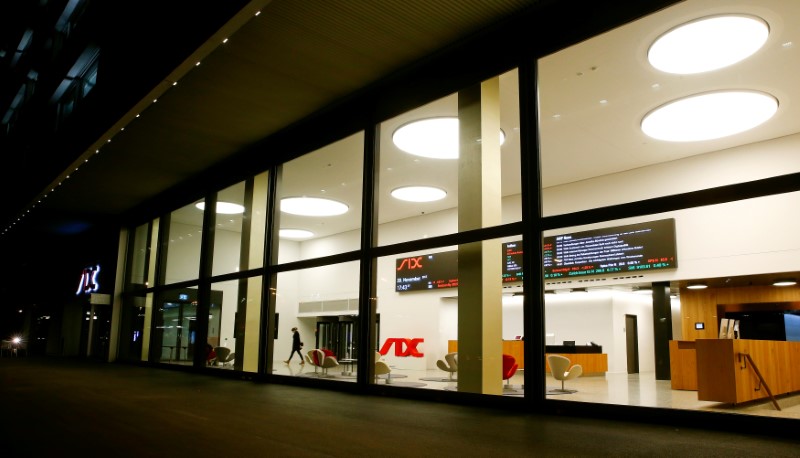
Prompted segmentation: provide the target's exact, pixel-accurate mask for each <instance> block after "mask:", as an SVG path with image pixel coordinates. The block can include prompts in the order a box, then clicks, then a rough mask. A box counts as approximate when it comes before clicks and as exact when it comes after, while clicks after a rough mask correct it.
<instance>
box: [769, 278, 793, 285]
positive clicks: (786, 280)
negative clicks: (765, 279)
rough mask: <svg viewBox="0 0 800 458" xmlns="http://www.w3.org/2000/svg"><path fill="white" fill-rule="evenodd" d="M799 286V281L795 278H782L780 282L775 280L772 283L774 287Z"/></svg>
mask: <svg viewBox="0 0 800 458" xmlns="http://www.w3.org/2000/svg"><path fill="white" fill-rule="evenodd" d="M796 284H797V280H795V279H794V278H782V279H780V280H775V281H774V282H773V283H772V286H794V285H796Z"/></svg>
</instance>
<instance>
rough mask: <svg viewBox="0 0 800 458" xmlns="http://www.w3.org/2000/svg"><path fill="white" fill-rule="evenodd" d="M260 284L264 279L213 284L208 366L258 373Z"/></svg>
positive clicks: (255, 278) (257, 278) (246, 279)
mask: <svg viewBox="0 0 800 458" xmlns="http://www.w3.org/2000/svg"><path fill="white" fill-rule="evenodd" d="M261 284H262V281H261V277H252V278H243V279H241V280H230V281H226V282H219V283H213V284H212V285H211V305H210V308H209V317H208V318H209V323H208V339H207V342H208V345H209V347H210V349H211V350H213V352H210V353H209V355H208V358H207V364H208V366H209V367H212V368H218V369H237V370H244V371H248V372H256V371H257V370H258V343H259V342H258V341H259V321H260V317H261Z"/></svg>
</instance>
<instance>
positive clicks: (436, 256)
mask: <svg viewBox="0 0 800 458" xmlns="http://www.w3.org/2000/svg"><path fill="white" fill-rule="evenodd" d="M395 263H396V266H395V267H396V271H395V285H394V286H395V291H399V292H402V291H418V290H431V289H443V288H455V287H457V286H458V251H456V250H452V251H442V252H439V253H431V254H425V255H421V256H412V257H409V258H398V259H396V260H395Z"/></svg>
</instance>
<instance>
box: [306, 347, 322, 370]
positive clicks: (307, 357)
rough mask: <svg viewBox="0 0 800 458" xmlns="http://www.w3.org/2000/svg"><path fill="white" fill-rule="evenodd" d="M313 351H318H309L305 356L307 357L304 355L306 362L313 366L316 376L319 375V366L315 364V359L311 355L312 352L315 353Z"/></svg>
mask: <svg viewBox="0 0 800 458" xmlns="http://www.w3.org/2000/svg"><path fill="white" fill-rule="evenodd" d="M313 351H316V350H308V351H307V352H306V354H305V355H303V358H304V359H305V360H306V362H307V363H308V364H311V365H312V366H314V375H319V374H318V373H317V368H318V367H319V366H317V364H316V363H314V358H312V357H311V354H312V353H311V352H313Z"/></svg>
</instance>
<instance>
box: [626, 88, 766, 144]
mask: <svg viewBox="0 0 800 458" xmlns="http://www.w3.org/2000/svg"><path fill="white" fill-rule="evenodd" d="M777 110H778V100H777V99H776V98H775V97H773V96H771V95H769V94H765V93H763V92H756V91H719V92H709V93H705V94H699V95H693V96H690V97H686V98H683V99H679V100H675V101H673V102H670V103H668V104H666V105H662V106H660V107H658V108H656V109H655V110H653V111H651V112H650V113H648V114H647V115H646V116H645V117H644V119H643V120H642V131H643V132H644V133H645V134H646V135H648V136H649V137H652V138H655V139H657V140H665V141H671V142H694V141H702V140H714V139H716V138H722V137H727V136H729V135H734V134H738V133H740V132H744V131H746V130H749V129H752V128H753V127H756V126H758V125H759V124H761V123H763V122H765V121H766V120H768V119H769V118H771V117H772V116H773V115H774V114H775V112H776V111H777Z"/></svg>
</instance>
